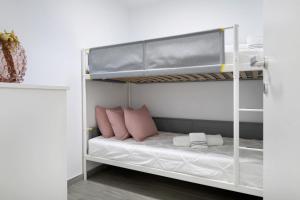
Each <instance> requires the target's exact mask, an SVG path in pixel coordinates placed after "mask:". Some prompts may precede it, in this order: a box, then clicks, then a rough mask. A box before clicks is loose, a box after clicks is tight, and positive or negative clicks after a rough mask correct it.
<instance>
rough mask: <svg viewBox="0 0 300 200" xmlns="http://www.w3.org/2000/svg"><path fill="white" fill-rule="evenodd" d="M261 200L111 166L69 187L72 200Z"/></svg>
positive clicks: (69, 199)
mask: <svg viewBox="0 0 300 200" xmlns="http://www.w3.org/2000/svg"><path fill="white" fill-rule="evenodd" d="M157 199H161V200H186V199H188V200H239V199H241V200H261V199H262V198H259V197H254V196H249V195H244V194H239V193H235V192H230V191H226V190H221V189H217V188H212V187H207V186H202V185H198V184H193V183H188V182H184V181H178V180H174V179H169V178H164V177H160V176H155V175H151V174H145V173H141V172H136V171H132V170H127V169H122V168H117V167H107V168H103V169H102V170H101V171H99V172H97V173H96V174H94V175H93V176H92V177H90V178H89V179H88V181H80V182H77V183H75V184H73V185H71V186H69V188H68V200H157Z"/></svg>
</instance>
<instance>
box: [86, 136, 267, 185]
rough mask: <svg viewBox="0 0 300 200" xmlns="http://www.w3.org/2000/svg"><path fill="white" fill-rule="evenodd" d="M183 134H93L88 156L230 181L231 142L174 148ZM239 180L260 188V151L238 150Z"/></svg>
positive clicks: (258, 144) (252, 143) (249, 142)
mask: <svg viewBox="0 0 300 200" xmlns="http://www.w3.org/2000/svg"><path fill="white" fill-rule="evenodd" d="M178 135H182V134H175V133H166V132H159V134H158V135H156V136H153V137H150V138H147V139H146V140H144V141H143V142H137V141H135V140H134V139H132V138H129V139H126V140H124V141H120V140H117V139H115V138H103V137H102V136H99V137H95V138H92V139H90V140H89V155H91V156H95V157H101V158H106V159H111V160H116V161H119V162H122V163H126V164H132V165H140V166H144V167H150V168H156V169H161V170H167V171H173V172H178V173H183V174H189V175H193V176H198V177H205V178H209V179H213V180H219V181H228V182H233V143H232V142H233V141H232V138H224V145H223V146H214V147H209V148H208V149H206V150H195V149H191V148H189V147H176V146H174V145H173V143H172V141H173V137H174V136H178ZM240 146H247V147H255V148H262V141H259V140H245V139H241V140H240ZM240 170H241V171H240V183H241V184H242V185H246V186H252V187H259V188H261V187H262V184H263V182H262V177H263V175H262V170H263V154H262V152H254V151H249V150H240Z"/></svg>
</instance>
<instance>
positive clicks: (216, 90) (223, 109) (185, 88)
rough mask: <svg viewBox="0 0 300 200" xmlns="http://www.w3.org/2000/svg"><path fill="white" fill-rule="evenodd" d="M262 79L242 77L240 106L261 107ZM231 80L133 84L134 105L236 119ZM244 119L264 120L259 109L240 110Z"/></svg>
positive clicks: (163, 113) (160, 113) (160, 112)
mask: <svg viewBox="0 0 300 200" xmlns="http://www.w3.org/2000/svg"><path fill="white" fill-rule="evenodd" d="M261 85H262V83H261V81H241V82H240V87H241V98H240V101H241V102H240V104H241V105H240V106H241V107H243V108H262V104H263V98H262V93H263V90H262V87H261ZM232 88H233V85H232V81H221V82H216V81H215V82H200V83H199V82H194V83H164V84H140V85H133V89H132V99H133V102H132V103H133V106H134V107H140V106H142V105H143V104H146V105H147V106H148V108H149V110H150V111H151V114H152V115H153V116H157V117H174V118H185V119H207V120H225V121H232V120H233V90H232ZM240 119H241V121H251V122H261V121H262V115H261V114H260V113H258V114H257V113H247V114H244V113H241V116H240Z"/></svg>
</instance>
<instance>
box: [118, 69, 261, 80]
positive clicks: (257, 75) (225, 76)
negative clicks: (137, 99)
mask: <svg viewBox="0 0 300 200" xmlns="http://www.w3.org/2000/svg"><path fill="white" fill-rule="evenodd" d="M262 77H263V74H262V72H261V71H247V72H245V71H242V72H240V78H241V79H242V80H259V79H262ZM232 79H233V74H232V72H224V73H208V74H182V75H181V74H180V75H179V74H178V75H162V76H147V77H128V78H115V79H112V80H116V81H121V82H131V83H169V82H191V81H224V80H232Z"/></svg>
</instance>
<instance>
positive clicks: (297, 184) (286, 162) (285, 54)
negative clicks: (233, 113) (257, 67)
mask: <svg viewBox="0 0 300 200" xmlns="http://www.w3.org/2000/svg"><path fill="white" fill-rule="evenodd" d="M299 11H300V1H299V0H285V1H280V0H264V18H265V19H264V24H265V25H264V26H265V28H264V29H265V30H264V38H265V54H266V56H267V57H269V65H268V73H267V74H266V75H265V79H267V80H268V78H267V76H268V77H269V85H270V87H269V93H268V94H267V95H265V99H264V103H265V105H264V111H265V112H264V199H265V200H283V199H284V200H298V199H300V156H299V153H300V129H299V125H300V104H299V102H300V82H299V81H300V79H299V75H300V66H299V51H300V39H299V38H300V37H299V36H300V25H299Z"/></svg>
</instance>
